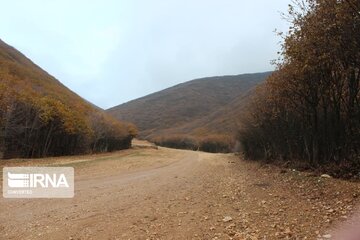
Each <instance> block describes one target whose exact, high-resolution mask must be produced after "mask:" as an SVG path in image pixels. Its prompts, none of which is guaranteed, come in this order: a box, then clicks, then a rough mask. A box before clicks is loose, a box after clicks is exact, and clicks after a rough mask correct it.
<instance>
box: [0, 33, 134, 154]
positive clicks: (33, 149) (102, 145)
mask: <svg viewBox="0 0 360 240" xmlns="http://www.w3.org/2000/svg"><path fill="white" fill-rule="evenodd" d="M0 80H1V81H0V157H4V158H10V157H43V156H57V155H68V154H77V153H84V152H94V151H95V152H98V151H108V150H115V149H121V148H126V147H129V144H130V140H131V138H132V136H133V135H134V134H136V130H135V129H134V127H133V126H131V125H129V124H124V123H121V122H119V121H117V120H115V119H113V118H112V117H110V116H108V115H107V114H106V113H105V112H103V111H102V110H101V109H99V108H97V107H95V106H94V105H92V104H90V103H89V102H87V101H85V100H84V99H82V98H81V97H79V96H78V95H76V94H75V93H74V92H72V91H71V90H69V89H68V88H66V87H65V86H64V85H62V84H61V83H60V82H59V81H58V80H57V79H55V78H54V77H52V76H50V75H49V74H48V73H46V72H45V71H44V70H42V69H41V68H40V67H39V66H37V65H35V64H34V63H33V62H32V61H31V60H29V59H28V58H26V57H25V56H24V55H23V54H21V53H20V52H19V51H17V50H16V49H15V48H13V47H11V46H9V45H7V44H6V43H4V42H3V41H1V40H0Z"/></svg>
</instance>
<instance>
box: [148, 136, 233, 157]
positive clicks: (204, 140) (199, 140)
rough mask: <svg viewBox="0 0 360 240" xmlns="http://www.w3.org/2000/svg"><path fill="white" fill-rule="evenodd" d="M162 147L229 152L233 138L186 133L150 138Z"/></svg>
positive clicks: (231, 149)
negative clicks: (192, 135)
mask: <svg viewBox="0 0 360 240" xmlns="http://www.w3.org/2000/svg"><path fill="white" fill-rule="evenodd" d="M150 141H153V142H154V143H155V144H157V145H159V146H163V147H169V148H177V149H187V150H193V151H203V152H211V153H229V152H232V151H233V147H234V139H233V138H230V137H228V136H223V135H212V136H207V137H191V136H187V135H168V136H166V137H165V136H163V137H156V138H153V139H151V140H150Z"/></svg>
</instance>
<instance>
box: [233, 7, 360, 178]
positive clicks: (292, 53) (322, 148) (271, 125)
mask: <svg viewBox="0 0 360 240" xmlns="http://www.w3.org/2000/svg"><path fill="white" fill-rule="evenodd" d="M359 12H360V2H359V1H356V0H346V1H344V0H342V1H338V0H307V1H306V3H303V2H302V1H299V3H298V4H297V5H295V6H290V9H289V15H288V20H289V21H290V22H291V23H292V26H291V27H290V30H289V32H288V34H287V35H286V36H285V37H284V43H283V46H282V52H281V57H280V58H279V60H278V62H277V71H276V72H275V73H274V74H272V75H271V76H270V77H269V78H268V79H267V80H266V82H265V83H264V84H262V85H261V86H259V87H258V88H257V90H256V94H255V96H254V97H253V98H252V101H251V103H250V104H249V106H248V110H247V114H246V116H245V117H243V119H242V122H243V126H244V127H243V128H242V129H241V131H240V133H239V140H240V142H241V143H242V148H243V150H244V153H245V155H246V156H247V157H248V158H251V159H266V160H268V161H271V160H281V161H286V162H288V161H290V162H294V161H298V162H301V163H302V164H303V165H307V166H309V167H322V168H330V166H331V169H332V171H333V172H334V174H335V175H343V172H344V168H346V170H345V171H346V172H347V173H348V174H350V175H352V174H358V172H359V170H360V156H359V149H360V120H359V119H360V14H359ZM339 168H341V169H342V170H339Z"/></svg>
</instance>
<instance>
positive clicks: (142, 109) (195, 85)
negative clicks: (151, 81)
mask: <svg viewBox="0 0 360 240" xmlns="http://www.w3.org/2000/svg"><path fill="white" fill-rule="evenodd" d="M269 74H270V72H265V73H256V74H243V75H237V76H223V77H210V78H202V79H196V80H192V81H189V82H185V83H182V84H179V85H176V86H174V87H171V88H168V89H165V90H162V91H160V92H156V93H153V94H150V95H148V96H145V97H142V98H139V99H136V100H133V101H130V102H128V103H125V104H122V105H119V106H116V107H113V108H110V109H108V110H107V112H108V113H110V114H111V115H113V116H114V117H116V118H117V119H121V120H124V121H130V122H133V123H135V124H136V125H137V126H138V128H139V130H140V136H142V137H145V138H153V137H157V136H160V135H166V134H186V135H193V136H206V135H208V134H211V133H214V134H229V133H231V132H233V131H234V130H235V129H236V127H237V120H236V117H237V115H238V114H239V111H241V107H242V103H243V102H244V100H245V99H246V96H247V94H248V92H249V91H250V90H251V89H252V88H253V87H254V86H256V85H257V84H259V83H261V82H262V81H263V80H264V79H265V78H266V77H267V76H269Z"/></svg>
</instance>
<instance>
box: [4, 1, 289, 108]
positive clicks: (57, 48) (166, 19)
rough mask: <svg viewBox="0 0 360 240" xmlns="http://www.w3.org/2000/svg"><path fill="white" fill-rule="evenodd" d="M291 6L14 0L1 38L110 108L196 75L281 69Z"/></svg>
mask: <svg viewBox="0 0 360 240" xmlns="http://www.w3.org/2000/svg"><path fill="white" fill-rule="evenodd" d="M287 4H288V1H287V0H276V1H267V0H253V1H241V0H223V1H220V0H196V1H194V0H192V1H190V0H152V1H146V0H123V1H116V0H106V1H104V0H96V1H91V2H89V1H83V0H81V1H76V2H75V1H70V0H54V1H45V0H43V1H41V0H37V1H31V2H30V1H25V0H21V1H8V3H3V5H5V6H4V7H5V8H6V9H8V10H7V11H4V13H3V14H1V15H0V38H2V39H3V40H5V41H7V42H8V43H9V44H10V45H13V46H14V47H16V48H18V49H19V50H20V51H22V52H23V53H25V54H26V55H27V56H28V57H30V58H31V59H32V60H34V61H35V62H36V63H37V64H38V65H40V66H41V67H43V68H44V69H45V70H47V71H48V72H49V73H51V74H53V75H54V76H55V77H57V78H58V79H59V80H60V81H62V82H63V83H64V84H65V85H66V86H68V87H70V88H71V89H73V90H74V91H75V92H77V93H78V94H80V95H81V96H82V97H84V98H86V99H88V100H89V101H91V102H93V103H95V104H97V105H99V106H101V107H103V108H107V107H110V106H114V105H117V104H120V103H123V102H125V101H128V100H131V99H133V98H137V97H140V96H143V95H145V94H148V93H151V92H154V91H157V90H161V89H163V88H165V87H169V86H171V85H174V84H177V83H180V82H183V81H187V80H191V79H193V78H198V77H206V76H213V75H227V74H240V73H245V72H259V71H267V70H271V69H273V67H272V66H271V65H270V61H271V60H272V59H274V58H276V52H277V51H278V49H279V46H278V44H277V43H278V41H279V39H278V37H277V36H275V34H274V33H273V30H274V29H275V28H278V29H282V30H285V29H286V23H285V22H284V21H283V20H281V18H280V14H279V12H280V11H285V10H286V8H287ZM4 7H3V8H4ZM5 8H4V9H5Z"/></svg>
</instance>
